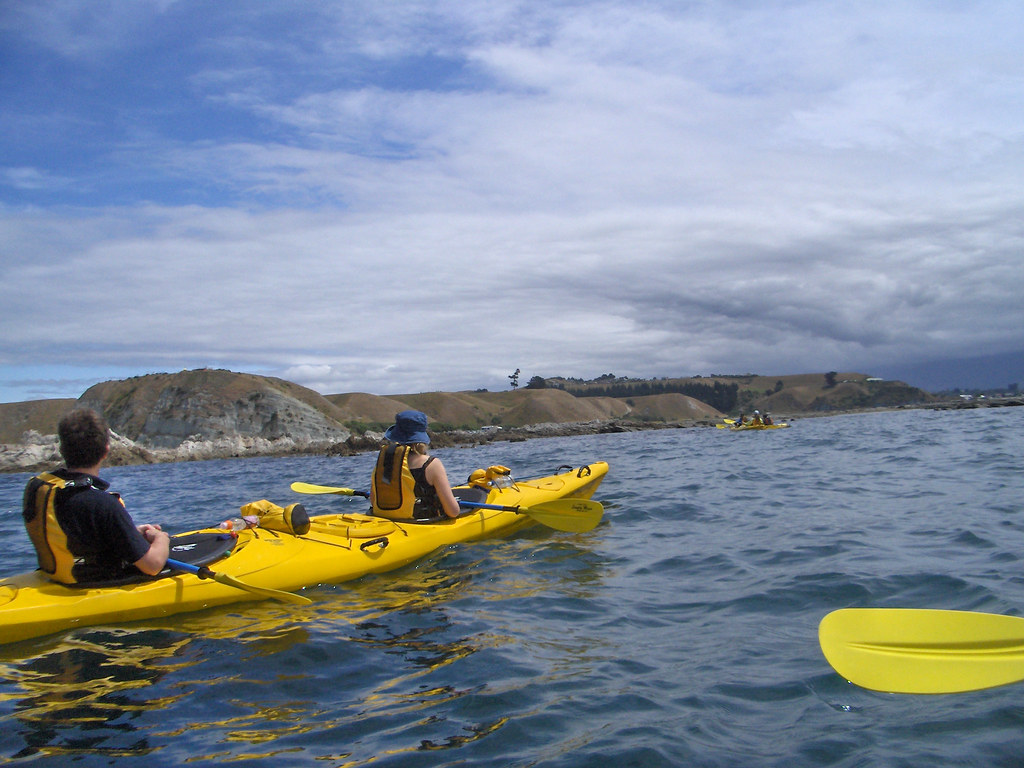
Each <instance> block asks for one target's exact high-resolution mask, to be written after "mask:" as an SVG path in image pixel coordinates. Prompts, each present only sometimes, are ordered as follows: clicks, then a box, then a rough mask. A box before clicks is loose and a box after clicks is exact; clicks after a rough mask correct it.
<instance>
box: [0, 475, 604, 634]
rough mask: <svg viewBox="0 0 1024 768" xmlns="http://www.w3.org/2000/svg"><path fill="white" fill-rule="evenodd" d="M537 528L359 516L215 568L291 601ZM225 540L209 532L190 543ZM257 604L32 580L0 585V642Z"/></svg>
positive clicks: (217, 590) (573, 480)
mask: <svg viewBox="0 0 1024 768" xmlns="http://www.w3.org/2000/svg"><path fill="white" fill-rule="evenodd" d="M607 471H608V465H607V463H605V462H596V463H593V464H590V465H587V466H583V467H578V468H572V470H571V471H569V472H563V473H561V474H555V475H551V476H547V477H539V478H535V479H531V480H520V481H516V482H515V483H514V485H513V486H512V487H510V488H489V489H488V492H487V495H486V501H487V503H489V504H495V505H502V506H512V507H514V506H522V507H529V506H531V505H537V504H543V503H544V502H546V501H553V500H557V499H564V498H578V499H589V498H590V497H591V495H592V494H593V493H594V491H595V490H596V489H597V487H598V485H600V483H601V481H602V480H603V479H604V476H605V474H606V473H607ZM534 522H535V521H534V520H533V519H532V518H531V517H529V516H528V515H526V514H519V513H516V512H513V511H504V510H495V509H471V510H468V511H465V512H464V513H463V514H462V515H460V516H459V517H458V518H455V519H447V520H441V521H436V522H424V523H418V522H397V521H391V520H387V519H384V518H379V517H372V516H370V515H366V514H360V513H355V514H351V513H349V514H330V515H317V516H314V517H311V518H310V528H309V531H308V532H306V533H305V534H303V535H301V536H298V535H294V534H291V533H285V532H282V531H277V530H270V529H268V528H252V529H247V530H245V531H241V532H239V534H238V538H237V540H236V541H235V544H234V547H233V548H231V549H230V551H228V552H226V553H225V554H224V556H223V557H222V558H221V559H219V560H215V561H214V562H211V563H209V565H208V567H209V569H210V570H212V571H214V572H216V573H219V574H226V575H227V576H230V577H233V578H234V579H237V580H240V581H243V582H245V583H246V584H249V585H252V586H254V587H261V588H265V589H273V590H283V591H288V592H291V591H296V590H300V589H303V588H306V587H312V586H316V585H317V584H326V583H338V582H343V581H349V580H352V579H357V578H360V577H361V576H365V575H367V574H371V573H382V572H386V571H390V570H394V569H396V568H401V567H403V566H405V565H408V564H409V563H411V562H414V561H415V560H418V559H420V558H422V557H425V556H426V555H428V554H430V553H431V552H433V551H435V550H437V549H440V548H442V547H445V546H449V545H451V544H456V543H461V542H466V541H473V540H477V539H484V538H491V537H496V536H504V535H508V534H510V533H513V532H515V531H518V530H520V529H522V528H525V527H527V526H530V525H533V524H534ZM223 533H224V532H223V531H218V530H217V529H202V530H199V531H191V532H189V533H187V534H183V536H197V535H199V534H220V535H223ZM179 538H180V537H175V540H178V539H179ZM171 556H172V558H174V557H178V556H177V554H176V553H172V555H171ZM178 559H182V558H178ZM259 599H265V598H263V597H260V596H259V595H256V594H252V593H250V592H246V591H243V590H241V589H239V588H237V587H234V586H231V585H230V584H224V583H221V582H218V581H214V580H213V579H202V578H200V577H199V576H197V575H193V574H191V573H173V574H170V575H167V576H164V577H161V578H157V579H152V580H145V581H140V582H136V583H131V584H122V585H117V586H110V585H103V586H96V587H81V586H75V587H69V586H65V585H61V584H56V583H54V582H51V581H49V580H48V579H46V578H45V577H44V576H43V575H42V573H41V572H39V571H33V572H30V573H24V574H20V575H17V576H13V577H9V578H5V579H2V580H0V643H9V642H16V641H18V640H25V639H28V638H32V637H38V636H42V635H46V634H51V633H53V632H59V631H62V630H66V629H69V628H73V627H76V626H90V625H94V624H99V623H122V622H126V621H137V620H140V619H149V618H156V617H160V616H168V615H171V614H175V613H184V612H188V611H197V610H201V609H203V608H209V607H213V606H218V605H226V604H230V603H237V602H241V601H246V600H259Z"/></svg>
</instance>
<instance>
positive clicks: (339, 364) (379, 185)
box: [0, 0, 1024, 402]
mask: <svg viewBox="0 0 1024 768" xmlns="http://www.w3.org/2000/svg"><path fill="white" fill-rule="evenodd" d="M0 104H2V109H0V256H2V264H0V290H2V292H3V293H2V295H3V310H2V314H0V402H11V401H19V400H30V399H39V398H49V397H77V396H78V395H80V394H81V393H82V392H83V391H84V390H85V389H86V388H87V387H89V386H91V385H92V384H94V383H96V382H99V381H105V380H108V379H116V378H126V377H128V376H134V375H139V374H144V373H151V372H160V371H177V370H182V369H185V368H201V367H212V368H227V369H230V370H235V371H248V372H254V373H260V374H266V375H274V376H280V377H283V378H286V379H288V380H291V381H295V382H297V383H300V384H304V385H306V386H309V387H311V388H313V389H315V390H317V391H319V392H322V393H324V394H333V393H341V392H354V391H363V392H373V393H377V394H394V393H406V392H420V391H429V390H436V389H440V390H456V389H476V388H488V389H492V390H500V389H506V388H507V387H508V384H509V381H508V376H509V374H511V373H512V372H513V371H514V370H516V369H517V368H518V369H520V370H521V377H522V381H523V382H524V383H525V381H527V380H528V379H529V378H531V377H533V376H536V375H540V376H557V375H564V376H577V377H585V378H589V377H593V376H598V375H601V374H604V373H614V374H616V375H619V376H626V375H628V376H644V377H646V376H677V375H693V374H702V375H706V374H710V373H742V372H748V371H750V372H755V373H762V374H765V375H779V374H786V373H803V372H811V371H828V370H839V371H861V372H865V373H869V374H874V375H883V376H888V377H897V378H904V380H910V381H911V383H916V384H919V385H921V386H937V385H940V384H943V385H944V384H949V385H952V386H956V385H964V386H972V385H975V384H973V382H972V379H971V377H972V376H975V375H976V374H977V373H978V372H977V371H975V370H974V369H972V368H970V367H963V366H961V367H960V369H959V373H958V374H956V375H958V376H959V380H957V381H952V380H951V381H948V382H946V381H941V382H940V381H938V380H936V381H930V380H925V378H924V372H925V371H933V372H934V371H936V370H939V369H940V367H941V366H942V365H944V364H945V361H950V360H961V359H964V358H978V357H982V356H988V357H989V359H990V360H992V361H996V362H999V363H1001V364H1002V365H1003V367H1002V368H1001V369H999V371H998V373H997V374H996V375H997V376H998V377H1001V378H997V379H996V380H995V381H993V382H992V383H991V386H1003V385H1005V384H1006V383H1008V381H1016V380H1018V379H1019V380H1020V381H1021V383H1022V385H1024V369H1022V368H1021V360H1022V359H1024V355H1022V354H1021V351H1022V350H1024V301H1022V299H1021V297H1022V295H1024V5H1022V4H1021V3H1020V2H1019V0H974V1H973V2H971V3H965V2H960V1H959V0H919V1H915V0H879V1H878V2H870V0H865V1H864V2H841V1H839V0H837V1H835V2H825V1H823V0H822V1H819V2H813V1H806V2H801V1H799V0H758V1H757V2H751V1H750V0H720V1H717V2H716V1H713V0H708V1H706V2H697V1H693V2H689V1H685V0H608V1H607V2H586V1H584V0H577V1H575V2H562V1H561V0H523V1H520V2H515V1H513V0H451V1H450V2H416V1H415V0H411V1H408V2H388V1H386V0H344V1H341V0H339V2H327V1H326V0H323V1H321V2H317V1H314V0H309V1H308V2H298V1H296V0H290V1H287V2H286V1H285V0H261V1H260V2H247V3H243V2H209V1H206V2H199V1H198V0H34V1H33V2H31V3H19V2H6V1H5V2H0ZM943 370H947V374H948V366H946V368H944V369H943ZM954 370H957V369H956V368H955V367H954ZM949 375H953V374H949ZM915 376H918V377H920V378H919V379H918V380H917V381H914V380H913V379H914V377H915ZM1006 376H1015V377H1017V378H1013V379H1008V380H1004V378H1002V377H1006Z"/></svg>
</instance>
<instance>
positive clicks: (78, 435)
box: [57, 408, 110, 469]
mask: <svg viewBox="0 0 1024 768" xmlns="http://www.w3.org/2000/svg"><path fill="white" fill-rule="evenodd" d="M57 436H58V437H60V455H61V456H63V457H64V463H65V464H67V466H68V469H80V468H82V467H91V466H94V465H96V464H99V463H100V462H101V461H102V460H103V457H104V456H105V455H106V453H107V448H108V447H109V445H110V427H108V426H107V422H106V421H105V420H104V418H103V417H102V416H100V415H99V414H98V413H96V411H94V410H92V409H90V408H76V409H75V410H73V411H71V413H68V414H66V415H65V416H64V418H62V419H61V420H60V424H58V425H57Z"/></svg>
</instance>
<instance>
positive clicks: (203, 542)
mask: <svg viewBox="0 0 1024 768" xmlns="http://www.w3.org/2000/svg"><path fill="white" fill-rule="evenodd" d="M236 541H237V539H236V538H235V537H234V536H232V535H231V534H230V533H186V534H181V535H179V536H171V553H170V557H171V558H172V559H174V560H179V561H181V562H183V563H188V564H189V565H195V566H203V565H208V564H210V563H212V562H215V561H217V560H219V559H220V558H222V557H224V555H226V554H227V553H229V552H230V551H231V550H232V549H234V546H235V542H236ZM176 573H181V571H175V570H172V569H171V568H164V570H162V571H160V573H158V574H157V575H156V576H149V575H148V574H145V573H141V572H139V573H128V574H125V575H124V576H122V577H120V578H117V579H106V580H103V581H84V582H78V583H76V584H68V585H66V586H69V587H71V588H72V589H76V588H77V589H94V588H96V587H124V586H127V585H129V584H141V583H143V582H146V581H153V580H155V579H163V578H166V577H167V576H173V575H174V574H176Z"/></svg>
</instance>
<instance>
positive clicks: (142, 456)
mask: <svg viewBox="0 0 1024 768" xmlns="http://www.w3.org/2000/svg"><path fill="white" fill-rule="evenodd" d="M1020 405H1024V398H1021V397H1007V398H992V399H988V400H970V401H963V400H956V401H946V402H938V403H927V404H920V405H901V406H894V407H882V408H870V409H861V410H854V411H849V410H846V411H824V412H820V411H819V412H813V413H798V414H797V413H795V414H790V415H788V416H787V415H781V414H776V418H777V419H778V420H779V421H796V420H799V419H808V418H822V417H828V416H838V415H844V414H851V413H871V412H879V411H892V410H906V409H931V410H964V409H972V408H998V407H1007V406H1020ZM716 423H718V422H717V421H716V420H710V419H693V420H686V421H639V420H631V419H594V420H590V421H579V422H563V423H559V422H546V423H541V424H531V425H527V426H523V427H505V428H501V427H484V428H482V429H475V430H451V431H445V432H434V431H431V438H432V445H433V446H434V447H440V448H448V447H453V448H454V447H465V448H469V447H473V446H477V445H483V444H487V443H494V442H500V441H508V442H522V441H525V440H532V439H536V438H543V437H575V436H581V435H597V434H608V433H617V432H641V431H646V430H652V429H684V428H694V427H714V426H715V424H716ZM383 439H384V435H383V433H380V432H372V431H368V432H365V433H363V434H358V435H357V434H353V435H351V436H349V437H348V438H347V439H346V440H343V441H332V440H324V439H319V440H315V439H309V438H305V439H300V440H296V439H294V438H292V437H287V436H285V437H277V438H273V439H270V438H265V437H254V436H248V435H226V436H221V437H217V438H215V439H203V438H202V437H201V436H200V435H193V436H191V437H189V438H187V439H185V440H184V441H183V442H182V443H181V444H180V445H178V446H177V447H175V448H147V447H144V446H142V445H140V444H138V443H135V442H133V441H132V440H129V439H127V438H125V437H123V436H121V435H118V434H117V433H114V434H113V440H112V444H111V452H110V457H109V459H108V462H107V463H108V465H110V466H126V465H134V464H161V463H170V462H181V461H204V460H209V459H229V458H255V457H259V456H296V455H326V456H351V455H355V454H358V453H366V452H369V451H375V450H377V449H378V448H379V446H380V444H381V442H382V441H383ZM60 464H61V457H60V452H59V450H58V445H57V436H56V435H41V434H39V433H38V432H36V431H35V430H29V431H27V432H26V433H25V434H24V435H23V437H22V440H21V442H19V443H16V444H7V445H0V472H2V473H7V474H10V473H18V472H38V471H41V470H43V469H50V468H52V467H55V466H59V465H60Z"/></svg>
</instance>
